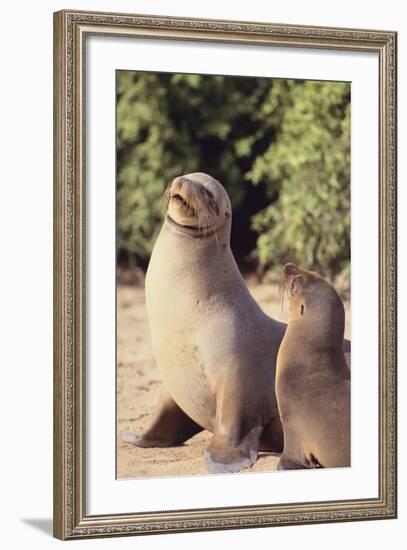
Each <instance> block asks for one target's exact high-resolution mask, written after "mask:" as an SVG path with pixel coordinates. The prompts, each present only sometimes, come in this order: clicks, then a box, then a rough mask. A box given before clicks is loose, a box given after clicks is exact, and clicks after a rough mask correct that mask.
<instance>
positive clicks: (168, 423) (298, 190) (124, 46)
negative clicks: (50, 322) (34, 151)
mask: <svg viewBox="0 0 407 550" xmlns="http://www.w3.org/2000/svg"><path fill="white" fill-rule="evenodd" d="M396 41H397V36H396V33H395V32H391V31H379V30H361V29H343V28H340V29H339V28H322V27H304V26H294V25H293V26H291V25H277V24H272V23H270V24H265V23H247V22H236V21H215V20H204V19H202V20H200V19H199V20H198V19H187V18H185V19H184V18H174V17H162V16H157V17H156V16H145V15H133V14H111V13H96V12H80V11H70V10H64V11H60V12H57V13H55V14H54V535H55V537H57V538H59V539H75V538H84V537H101V536H119V535H137V534H140V535H143V534H154V533H167V532H181V531H203V530H214V529H233V528H248V527H271V526H275V525H290V524H305V523H320V522H335V521H356V520H364V519H370V520H371V519H390V518H395V517H396V514H397V475H396V465H397V454H396V444H397V442H396V359H397V349H396Z"/></svg>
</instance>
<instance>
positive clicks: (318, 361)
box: [276, 264, 350, 470]
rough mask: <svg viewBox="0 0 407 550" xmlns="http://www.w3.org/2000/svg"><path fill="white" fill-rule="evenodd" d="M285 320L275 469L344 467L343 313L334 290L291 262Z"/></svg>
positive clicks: (346, 381) (346, 379) (286, 271)
mask: <svg viewBox="0 0 407 550" xmlns="http://www.w3.org/2000/svg"><path fill="white" fill-rule="evenodd" d="M283 285H284V288H285V291H286V294H287V296H288V300H289V309H290V319H289V322H288V327H287V330H286V333H285V335H284V338H283V341H282V343H281V346H280V349H279V352H278V357H277V372H276V394H277V401H278V407H279V411H280V416H281V420H282V424H283V431H284V450H283V454H282V456H281V458H280V462H279V465H278V469H280V470H292V469H300V468H316V467H324V468H333V467H344V466H350V370H349V367H348V365H347V363H346V359H345V354H344V350H343V333H344V322H345V312H344V307H343V304H342V301H341V299H340V297H339V296H338V294H337V292H336V291H335V289H334V288H333V287H332V286H331V285H330V284H329V283H328V282H327V281H326V280H325V279H323V278H322V277H321V276H320V275H318V274H317V273H313V272H310V271H305V270H302V269H299V268H298V267H297V266H296V265H294V264H287V265H285V266H284V268H283Z"/></svg>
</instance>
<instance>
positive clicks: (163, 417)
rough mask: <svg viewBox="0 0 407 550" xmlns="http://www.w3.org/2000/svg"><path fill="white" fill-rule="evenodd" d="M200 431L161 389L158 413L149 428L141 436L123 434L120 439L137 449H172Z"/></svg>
mask: <svg viewBox="0 0 407 550" xmlns="http://www.w3.org/2000/svg"><path fill="white" fill-rule="evenodd" d="M200 431H202V428H201V426H198V424H196V423H195V422H194V421H193V420H192V419H191V418H189V416H187V415H186V414H185V413H184V411H183V410H182V409H180V407H179V406H178V405H177V404H176V403H175V401H174V400H173V399H172V397H171V396H170V395H169V393H168V392H167V391H166V390H165V388H164V387H163V389H162V390H161V396H160V401H159V403H158V411H157V413H156V415H155V417H154V419H153V422H152V424H151V426H150V427H149V428H148V429H147V430H146V431H145V432H144V433H143V434H142V435H137V434H135V433H134V432H123V434H122V439H123V441H125V442H126V443H131V444H132V445H136V446H137V447H172V446H174V445H180V444H181V443H183V442H184V441H186V440H187V439H189V438H191V437H192V436H193V435H195V434H197V433H199V432H200Z"/></svg>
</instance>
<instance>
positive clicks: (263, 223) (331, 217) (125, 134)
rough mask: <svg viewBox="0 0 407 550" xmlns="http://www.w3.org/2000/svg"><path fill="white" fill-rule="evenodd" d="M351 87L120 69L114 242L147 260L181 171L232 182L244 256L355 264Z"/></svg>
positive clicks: (236, 243) (235, 240) (267, 261)
mask: <svg viewBox="0 0 407 550" xmlns="http://www.w3.org/2000/svg"><path fill="white" fill-rule="evenodd" d="M349 131H350V120H349V85H347V84H343V83H330V82H327V83H322V82H308V81H307V82H299V81H293V80H272V79H267V78H247V77H224V76H211V75H202V76H201V75H182V74H157V73H136V72H128V71H119V72H118V74H117V232H118V235H117V237H118V238H117V240H118V248H119V252H121V253H122V252H127V253H129V254H130V255H131V256H132V257H134V258H135V259H136V260H137V261H138V262H139V263H140V264H141V265H145V264H146V262H147V260H148V257H149V255H150V254H151V250H152V246H153V244H154V241H155V238H156V235H157V232H158V230H159V228H160V226H161V223H162V219H161V205H160V199H161V196H162V193H163V190H164V189H165V187H166V185H167V183H168V182H169V181H170V180H171V179H172V178H174V177H175V176H177V175H180V174H184V173H188V172H194V171H203V172H208V173H210V174H211V175H213V176H214V177H215V178H217V179H219V180H220V181H221V182H222V183H223V184H224V185H225V187H226V190H227V191H228V193H229V196H230V198H231V201H232V205H233V208H234V216H235V217H234V224H233V232H232V247H233V248H234V252H235V255H237V257H238V260H239V259H240V260H241V259H243V258H244V257H245V256H246V255H247V254H248V253H249V252H251V251H252V250H253V248H256V246H257V249H258V258H259V262H260V265H261V267H262V269H263V270H267V269H268V268H271V267H273V266H275V265H281V263H283V262H284V261H286V260H287V259H293V260H295V261H297V262H298V263H300V264H302V265H304V266H306V267H316V268H323V270H324V271H326V270H327V269H328V270H329V272H330V273H331V274H334V273H336V272H337V271H339V270H340V269H342V268H344V267H346V265H347V263H348V260H349V238H350V237H349V231H350V229H349V228H350V210H349V201H350V189H349V177H350V176H349V171H350V169H349V163H350V151H349V148H350V137H349Z"/></svg>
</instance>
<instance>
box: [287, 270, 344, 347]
mask: <svg viewBox="0 0 407 550" xmlns="http://www.w3.org/2000/svg"><path fill="white" fill-rule="evenodd" d="M283 289H284V292H285V294H286V296H287V298H288V303H289V311H290V322H291V321H304V322H308V321H309V323H310V326H312V330H313V331H314V332H316V333H318V332H320V333H321V334H322V333H325V334H326V333H327V332H330V333H335V334H337V335H338V337H339V335H340V336H341V339H342V338H343V331H344V322H345V311H344V307H343V303H342V300H341V299H340V297H339V295H338V293H337V292H336V290H335V289H334V287H333V286H332V285H331V284H329V283H328V281H326V280H325V279H324V278H323V277H321V275H319V274H318V273H315V272H314V271H306V270H304V269H300V268H299V267H298V266H296V265H295V264H292V263H288V264H286V265H285V266H284V267H283Z"/></svg>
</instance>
